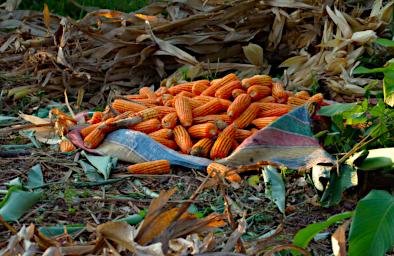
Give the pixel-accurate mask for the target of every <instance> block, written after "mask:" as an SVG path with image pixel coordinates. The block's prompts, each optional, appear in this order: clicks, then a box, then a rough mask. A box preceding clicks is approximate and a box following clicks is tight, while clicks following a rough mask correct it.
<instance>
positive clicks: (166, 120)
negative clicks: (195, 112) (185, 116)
mask: <svg viewBox="0 0 394 256" xmlns="http://www.w3.org/2000/svg"><path fill="white" fill-rule="evenodd" d="M177 122H178V115H177V114H176V113H175V112H173V113H169V114H167V115H165V116H164V117H163V118H162V120H161V125H162V126H163V128H168V129H173V128H174V127H175V126H176V124H177Z"/></svg>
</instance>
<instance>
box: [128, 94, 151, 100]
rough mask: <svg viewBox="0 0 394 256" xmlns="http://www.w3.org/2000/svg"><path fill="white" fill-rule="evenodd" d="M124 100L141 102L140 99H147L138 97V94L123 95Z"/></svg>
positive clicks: (141, 96)
mask: <svg viewBox="0 0 394 256" xmlns="http://www.w3.org/2000/svg"><path fill="white" fill-rule="evenodd" d="M124 97H125V98H126V99H129V100H142V99H147V97H146V96H143V95H140V94H130V95H125V96H124Z"/></svg>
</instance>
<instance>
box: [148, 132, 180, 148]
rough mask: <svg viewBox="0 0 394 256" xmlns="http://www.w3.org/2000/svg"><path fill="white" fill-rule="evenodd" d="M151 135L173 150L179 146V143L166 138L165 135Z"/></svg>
mask: <svg viewBox="0 0 394 256" xmlns="http://www.w3.org/2000/svg"><path fill="white" fill-rule="evenodd" d="M149 137H151V138H152V139H154V140H155V141H157V142H159V143H160V144H162V145H164V146H166V147H167V148H170V149H173V150H176V149H177V148H178V145H177V144H176V143H175V141H173V140H169V139H165V138H163V137H157V136H151V135H149Z"/></svg>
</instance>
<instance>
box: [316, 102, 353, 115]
mask: <svg viewBox="0 0 394 256" xmlns="http://www.w3.org/2000/svg"><path fill="white" fill-rule="evenodd" d="M356 105H357V104H356V103H334V104H332V105H330V106H323V107H321V108H320V109H319V111H317V114H318V115H320V116H329V117H332V116H335V115H338V114H342V113H343V112H346V111H349V110H352V109H353V108H354V107H355V106H356Z"/></svg>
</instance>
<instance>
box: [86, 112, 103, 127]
mask: <svg viewBox="0 0 394 256" xmlns="http://www.w3.org/2000/svg"><path fill="white" fill-rule="evenodd" d="M101 121H103V112H98V111H96V112H94V113H93V116H92V118H90V120H89V121H88V123H90V124H97V123H100V122H101Z"/></svg>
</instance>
